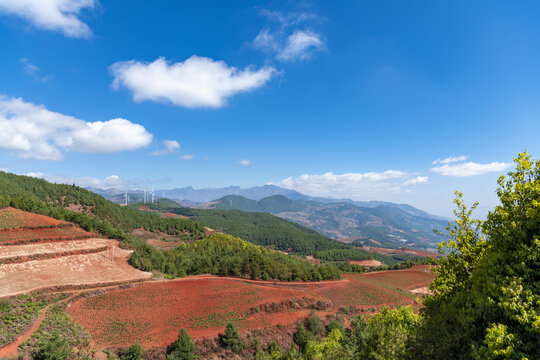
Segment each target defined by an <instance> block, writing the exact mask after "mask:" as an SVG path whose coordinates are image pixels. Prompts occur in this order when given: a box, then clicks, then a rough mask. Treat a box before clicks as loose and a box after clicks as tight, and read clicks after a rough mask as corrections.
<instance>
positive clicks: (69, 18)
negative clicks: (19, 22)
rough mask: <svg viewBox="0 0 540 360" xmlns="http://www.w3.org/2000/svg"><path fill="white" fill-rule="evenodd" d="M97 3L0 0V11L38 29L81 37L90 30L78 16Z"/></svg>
mask: <svg viewBox="0 0 540 360" xmlns="http://www.w3.org/2000/svg"><path fill="white" fill-rule="evenodd" d="M97 4H98V2H97V0H0V13H5V14H8V15H16V16H19V17H22V18H24V19H25V20H27V21H28V22H30V23H32V24H33V25H34V26H35V27H37V28H40V29H46V30H52V31H59V32H62V33H63V34H64V35H66V36H69V37H74V38H83V37H89V36H91V35H92V31H91V30H90V28H89V27H88V25H86V24H85V23H83V22H82V21H81V20H80V19H79V17H78V16H79V15H80V13H81V11H82V10H83V9H93V8H94V7H95V6H96V5H97Z"/></svg>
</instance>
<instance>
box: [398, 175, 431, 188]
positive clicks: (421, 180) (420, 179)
mask: <svg viewBox="0 0 540 360" xmlns="http://www.w3.org/2000/svg"><path fill="white" fill-rule="evenodd" d="M427 182H428V177H427V176H417V177H415V178H412V179H409V180H407V181H405V182H404V183H403V186H410V185H418V184H424V183H427Z"/></svg>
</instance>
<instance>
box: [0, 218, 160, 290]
mask: <svg viewBox="0 0 540 360" xmlns="http://www.w3.org/2000/svg"><path fill="white" fill-rule="evenodd" d="M0 225H3V226H2V227H0V235H1V236H0V242H1V246H0V284H2V286H0V297H7V296H13V295H18V294H24V293H28V292H31V291H35V290H38V289H44V288H54V287H64V288H65V287H73V286H90V285H92V284H110V283H122V282H130V281H136V280H140V279H148V278H151V277H152V274H150V273H145V272H141V271H139V270H136V269H134V268H133V267H131V266H130V265H129V264H128V262H127V260H128V258H129V256H130V255H131V251H128V250H123V249H120V248H119V247H118V244H117V242H116V241H113V240H107V239H101V238H95V234H91V233H88V232H86V231H84V230H83V229H81V228H78V227H75V226H73V224H69V223H65V222H59V221H58V220H55V219H52V218H49V217H46V216H42V215H36V214H32V213H29V212H25V211H20V210H16V209H4V210H2V211H0ZM24 226H27V227H24ZM89 237H93V238H89ZM113 255H114V257H113Z"/></svg>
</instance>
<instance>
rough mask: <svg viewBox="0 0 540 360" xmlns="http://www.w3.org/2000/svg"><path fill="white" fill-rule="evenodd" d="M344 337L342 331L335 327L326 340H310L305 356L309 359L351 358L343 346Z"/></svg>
mask: <svg viewBox="0 0 540 360" xmlns="http://www.w3.org/2000/svg"><path fill="white" fill-rule="evenodd" d="M342 339H343V334H342V333H341V331H339V329H334V330H332V331H331V332H330V334H328V336H327V337H326V339H325V340H324V341H319V342H317V341H314V340H312V341H309V342H308V344H307V346H306V351H305V355H304V358H305V359H309V360H327V359H328V360H330V359H350V358H351V357H350V354H349V353H348V351H347V349H345V348H344V347H343V344H342V342H341V340H342Z"/></svg>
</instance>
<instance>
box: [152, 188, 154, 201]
mask: <svg viewBox="0 0 540 360" xmlns="http://www.w3.org/2000/svg"><path fill="white" fill-rule="evenodd" d="M153 203H154V187H153V186H152V204H153Z"/></svg>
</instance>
